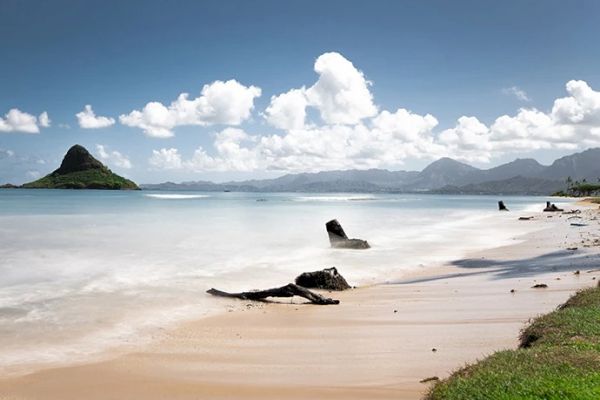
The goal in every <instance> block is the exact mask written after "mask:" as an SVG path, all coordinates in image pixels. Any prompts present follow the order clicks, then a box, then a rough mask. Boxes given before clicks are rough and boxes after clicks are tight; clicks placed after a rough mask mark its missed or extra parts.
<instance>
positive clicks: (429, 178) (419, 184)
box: [407, 157, 481, 190]
mask: <svg viewBox="0 0 600 400" xmlns="http://www.w3.org/2000/svg"><path fill="white" fill-rule="evenodd" d="M480 172H481V170H479V169H477V168H475V167H472V166H470V165H468V164H465V163H462V162H459V161H456V160H453V159H451V158H447V157H444V158H440V159H439V160H437V161H434V162H432V163H431V164H429V165H428V166H427V167H426V168H425V169H424V170H423V171H421V172H420V173H419V174H418V175H417V176H416V178H415V179H414V180H413V181H412V182H409V183H408V185H407V188H408V189H413V190H424V189H436V188H440V187H443V186H446V185H457V186H460V185H465V184H467V183H469V182H472V180H473V179H476V178H475V177H476V176H477V174H478V173H480Z"/></svg>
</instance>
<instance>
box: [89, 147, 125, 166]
mask: <svg viewBox="0 0 600 400" xmlns="http://www.w3.org/2000/svg"><path fill="white" fill-rule="evenodd" d="M96 153H97V154H98V157H99V158H100V159H101V160H102V161H104V162H105V163H106V164H109V165H116V166H117V167H120V168H124V169H131V167H132V165H131V161H129V158H127V156H125V155H123V154H121V153H120V152H118V151H116V150H112V151H111V150H109V149H108V148H107V147H106V146H104V145H101V144H97V145H96Z"/></svg>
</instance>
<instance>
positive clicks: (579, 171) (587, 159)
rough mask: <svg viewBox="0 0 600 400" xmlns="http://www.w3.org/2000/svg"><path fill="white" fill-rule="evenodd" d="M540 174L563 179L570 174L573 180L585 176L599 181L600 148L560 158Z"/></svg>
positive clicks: (593, 180)
mask: <svg viewBox="0 0 600 400" xmlns="http://www.w3.org/2000/svg"><path fill="white" fill-rule="evenodd" d="M540 176H541V177H543V178H547V179H559V180H563V181H564V180H565V179H567V177H569V176H570V177H571V178H572V179H573V180H582V179H584V178H585V179H586V180H588V181H590V182H597V181H598V179H599V178H600V148H596V149H589V150H586V151H583V152H581V153H575V154H572V155H570V156H565V157H562V158H559V159H558V160H556V161H554V162H553V163H552V165H550V166H549V167H547V168H546V169H545V170H544V171H543V172H542V173H541V174H540Z"/></svg>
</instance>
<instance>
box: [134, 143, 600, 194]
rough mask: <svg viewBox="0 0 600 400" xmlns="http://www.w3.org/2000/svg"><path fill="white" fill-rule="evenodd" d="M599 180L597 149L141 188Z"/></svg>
mask: <svg viewBox="0 0 600 400" xmlns="http://www.w3.org/2000/svg"><path fill="white" fill-rule="evenodd" d="M568 177H571V178H572V179H573V180H583V179H586V180H587V181H589V182H596V181H598V179H600V148H594V149H589V150H585V151H583V152H580V153H575V154H572V155H569V156H565V157H561V158H559V159H558V160H556V161H554V162H553V163H552V164H551V165H549V166H545V165H542V164H540V163H539V162H537V161H536V160H534V159H516V160H514V161H511V162H509V163H506V164H502V165H499V166H497V167H494V168H490V169H479V168H475V167H473V166H471V165H468V164H465V163H463V162H460V161H456V160H453V159H451V158H441V159H439V160H437V161H434V162H432V163H431V164H429V165H428V166H427V167H426V168H424V169H423V170H422V171H421V172H417V171H388V170H385V169H368V170H340V171H322V172H316V173H299V174H287V175H283V176H281V177H279V178H275V179H263V180H248V181H241V182H225V183H213V182H207V181H199V182H184V183H173V182H166V183H160V184H146V185H141V187H142V188H143V189H151V190H201V191H223V190H230V191H242V192H324V193H325V192H373V193H377V192H383V193H390V192H392V193H393V192H436V193H472V194H476V193H481V194H493V193H502V194H540V195H546V194H551V193H554V192H555V191H558V190H561V189H565V187H566V183H565V181H566V179H567V178H568Z"/></svg>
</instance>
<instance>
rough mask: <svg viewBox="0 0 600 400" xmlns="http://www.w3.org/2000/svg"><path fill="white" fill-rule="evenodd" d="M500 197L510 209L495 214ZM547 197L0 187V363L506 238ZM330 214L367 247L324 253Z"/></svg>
mask: <svg viewBox="0 0 600 400" xmlns="http://www.w3.org/2000/svg"><path fill="white" fill-rule="evenodd" d="M498 200H504V201H505V203H506V204H507V206H508V207H509V208H510V209H511V212H509V213H500V212H498V211H497V201H498ZM546 200H547V199H546V198H542V197H510V196H503V197H497V196H447V195H417V194H355V193H352V194H344V193H341V194H311V193H276V194H273V193H268V194H266V193H196V192H150V191H131V192H130V191H87V190H83V191H69V190H25V189H22V190H0V369H5V370H7V371H8V370H11V369H18V368H19V367H20V366H25V365H30V364H39V363H55V362H60V361H64V360H74V359H78V358H86V357H92V356H94V355H96V354H99V353H100V352H102V351H104V350H106V349H108V348H111V347H115V346H121V345H129V344H135V343H140V342H142V341H144V340H146V339H149V338H151V337H152V336H153V334H154V333H155V332H156V331H157V329H161V328H165V327H169V326H172V325H173V324H175V323H177V322H179V321H184V320H187V319H194V318H200V317H202V316H205V315H210V314H214V313H219V312H225V311H227V307H229V302H227V301H223V300H222V299H218V298H213V297H211V296H209V295H207V294H206V293H205V292H206V290H207V289H209V288H211V287H216V288H219V289H222V290H226V291H238V290H250V289H258V288H268V287H272V286H280V285H283V284H286V283H288V282H292V281H293V280H294V277H295V276H297V275H298V274H300V273H301V272H305V271H313V270H317V269H321V268H325V267H331V266H335V267H337V268H338V270H339V271H340V273H342V274H343V275H344V276H345V277H346V279H347V280H348V281H349V282H350V284H351V285H366V284H373V283H384V282H393V281H397V280H400V279H402V277H403V276H404V275H406V274H407V273H408V272H410V271H414V270H416V269H419V268H428V267H432V266H435V265H439V264H441V263H445V262H448V261H451V260H454V259H458V258H461V257H464V256H465V255H466V254H468V253H469V252H471V251H474V250H478V249H483V248H489V247H495V246H499V245H503V244H508V243H512V242H514V238H515V237H516V236H518V235H521V234H524V233H527V230H528V229H529V230H530V229H532V228H531V225H528V224H526V223H522V222H518V221H517V217H518V216H519V215H523V214H524V213H527V212H528V211H533V210H541V209H542V208H543V206H544V203H545V201H546ZM333 218H337V219H338V220H339V221H340V222H341V224H342V226H343V227H344V229H345V231H346V233H347V234H348V236H349V237H355V238H361V239H366V240H368V241H369V243H370V244H371V245H372V248H371V249H368V250H342V249H332V248H330V246H329V242H328V237H327V233H326V231H325V222H327V221H328V220H330V219H333Z"/></svg>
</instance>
